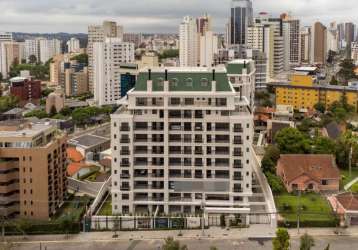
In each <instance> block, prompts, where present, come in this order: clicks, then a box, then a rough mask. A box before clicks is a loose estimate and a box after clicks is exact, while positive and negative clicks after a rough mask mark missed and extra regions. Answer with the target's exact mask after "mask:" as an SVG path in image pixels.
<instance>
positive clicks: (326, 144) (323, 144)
mask: <svg viewBox="0 0 358 250" xmlns="http://www.w3.org/2000/svg"><path fill="white" fill-rule="evenodd" d="M335 152H336V143H335V141H333V140H332V139H330V138H327V137H321V136H319V137H316V138H315V139H314V140H313V145H312V153H313V154H335Z"/></svg>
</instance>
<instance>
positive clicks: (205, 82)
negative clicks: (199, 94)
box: [200, 78, 209, 87]
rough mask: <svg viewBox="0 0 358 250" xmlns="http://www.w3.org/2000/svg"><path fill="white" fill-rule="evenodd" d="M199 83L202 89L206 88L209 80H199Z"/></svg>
mask: <svg viewBox="0 0 358 250" xmlns="http://www.w3.org/2000/svg"><path fill="white" fill-rule="evenodd" d="M200 83H201V86H202V87H207V86H208V84H209V80H208V79H207V78H201V81H200Z"/></svg>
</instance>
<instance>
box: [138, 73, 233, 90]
mask: <svg viewBox="0 0 358 250" xmlns="http://www.w3.org/2000/svg"><path fill="white" fill-rule="evenodd" d="M148 77H149V73H148V72H140V73H139V75H138V80H137V83H136V85H135V90H134V91H147V80H148ZM151 79H152V81H153V87H152V91H163V90H164V86H163V81H164V79H165V73H164V72H152V73H151ZM168 80H169V91H183V92H185V91H204V92H205V91H208V92H209V91H211V81H212V73H211V72H171V71H169V72H168ZM215 80H216V91H220V92H224V91H230V92H231V87H230V83H229V81H228V78H227V74H226V73H224V72H217V73H215Z"/></svg>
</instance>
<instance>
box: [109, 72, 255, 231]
mask: <svg viewBox="0 0 358 250" xmlns="http://www.w3.org/2000/svg"><path fill="white" fill-rule="evenodd" d="M240 96H241V98H240ZM122 104H123V105H122V107H121V108H120V109H119V110H118V111H117V112H116V113H115V114H113V115H112V116H111V133H112V135H111V137H112V145H111V147H112V210H113V214H129V213H132V214H141V213H147V214H151V213H156V212H157V213H158V214H160V213H165V214H179V213H186V214H195V213H199V212H200V211H202V208H205V211H207V212H208V213H209V214H210V213H215V211H218V210H220V211H224V212H223V213H225V211H226V212H229V213H231V214H232V213H234V214H237V215H238V216H240V217H241V219H242V220H243V222H244V223H247V224H248V223H249V219H248V216H247V214H248V213H250V201H249V197H251V196H252V194H253V193H252V192H253V191H252V174H253V168H252V164H253V156H252V151H251V150H250V147H251V144H252V141H253V115H252V113H251V111H250V107H249V101H248V100H247V98H246V97H245V96H243V95H238V94H237V93H236V92H235V90H234V88H233V87H232V85H231V84H230V83H229V81H228V76H227V74H226V70H225V68H216V69H211V68H169V69H168V70H165V69H164V68H156V69H153V70H152V71H150V70H148V71H141V72H140V74H139V77H138V81H137V83H136V86H135V89H133V90H132V91H130V92H129V93H128V98H126V100H123V101H122Z"/></svg>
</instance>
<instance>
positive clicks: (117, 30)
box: [87, 21, 123, 93]
mask: <svg viewBox="0 0 358 250" xmlns="http://www.w3.org/2000/svg"><path fill="white" fill-rule="evenodd" d="M107 37H117V38H119V39H121V40H123V26H121V25H117V23H116V22H111V21H104V22H103V24H102V25H90V26H88V45H87V54H88V77H89V80H88V84H89V90H90V92H92V93H93V92H94V79H93V45H94V43H96V42H104V41H105V39H106V38H107Z"/></svg>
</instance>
